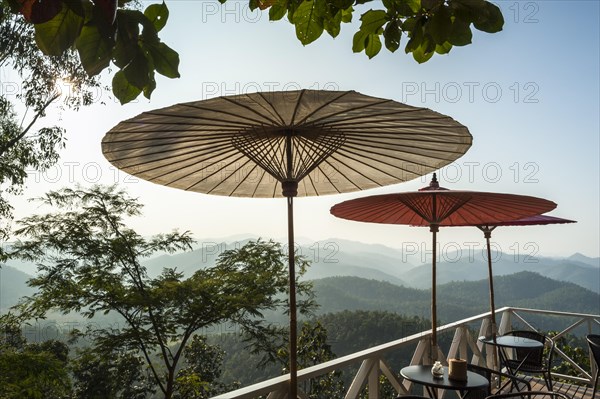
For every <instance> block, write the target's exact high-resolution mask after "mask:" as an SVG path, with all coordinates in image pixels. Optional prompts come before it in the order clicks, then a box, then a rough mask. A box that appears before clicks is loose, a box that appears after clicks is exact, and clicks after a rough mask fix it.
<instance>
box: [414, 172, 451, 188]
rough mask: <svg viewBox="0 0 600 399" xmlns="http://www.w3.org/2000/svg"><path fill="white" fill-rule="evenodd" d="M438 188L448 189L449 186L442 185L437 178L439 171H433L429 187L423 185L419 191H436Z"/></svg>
mask: <svg viewBox="0 0 600 399" xmlns="http://www.w3.org/2000/svg"><path fill="white" fill-rule="evenodd" d="M436 190H447V188H444V187H440V183H439V182H438V179H437V173H435V172H434V173H433V177H432V178H431V182H430V183H429V185H428V186H427V187H423V188H421V189H419V191H436Z"/></svg>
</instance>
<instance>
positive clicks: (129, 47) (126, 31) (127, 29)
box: [113, 11, 140, 68]
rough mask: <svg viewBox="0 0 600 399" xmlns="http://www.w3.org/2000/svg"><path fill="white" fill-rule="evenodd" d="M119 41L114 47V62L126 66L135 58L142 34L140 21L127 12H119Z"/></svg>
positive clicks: (120, 66) (119, 65) (121, 66)
mask: <svg viewBox="0 0 600 399" xmlns="http://www.w3.org/2000/svg"><path fill="white" fill-rule="evenodd" d="M116 22H117V43H116V44H115V48H114V49H113V62H114V63H115V65H116V66H118V67H119V68H124V67H125V66H126V65H127V64H129V62H130V61H131V60H132V59H133V57H134V55H135V53H136V51H137V48H138V39H139V36H140V28H139V25H138V23H137V22H136V21H135V20H134V19H132V18H131V17H130V16H129V15H128V14H127V13H125V12H121V11H119V12H117V21H116Z"/></svg>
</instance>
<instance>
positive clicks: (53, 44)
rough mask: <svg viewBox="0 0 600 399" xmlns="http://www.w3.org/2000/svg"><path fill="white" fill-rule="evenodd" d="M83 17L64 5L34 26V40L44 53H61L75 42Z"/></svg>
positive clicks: (56, 54)
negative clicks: (47, 18)
mask: <svg viewBox="0 0 600 399" xmlns="http://www.w3.org/2000/svg"><path fill="white" fill-rule="evenodd" d="M82 25H83V18H82V17H81V16H79V15H77V14H76V13H74V12H73V11H71V9H69V8H68V7H66V6H63V7H62V10H61V12H60V13H58V14H57V15H56V16H55V17H54V18H52V19H51V20H50V21H48V22H44V23H42V24H37V25H34V26H35V41H36V43H37V45H38V47H39V48H40V50H41V51H42V52H43V53H44V54H46V55H55V56H58V55H61V54H62V53H63V52H65V51H66V50H67V49H68V48H70V47H71V46H73V44H75V39H77V36H79V32H80V31H81V27H82Z"/></svg>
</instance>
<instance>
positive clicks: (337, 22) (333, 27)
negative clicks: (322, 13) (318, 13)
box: [323, 10, 343, 37]
mask: <svg viewBox="0 0 600 399" xmlns="http://www.w3.org/2000/svg"><path fill="white" fill-rule="evenodd" d="M342 13H343V11H342V10H339V11H338V12H337V13H336V14H335V15H334V16H333V18H325V19H324V21H323V27H324V28H325V30H326V31H327V33H329V34H330V35H331V37H337V36H338V35H339V34H340V31H341V25H342Z"/></svg>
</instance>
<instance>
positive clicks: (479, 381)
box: [400, 365, 490, 399]
mask: <svg viewBox="0 0 600 399" xmlns="http://www.w3.org/2000/svg"><path fill="white" fill-rule="evenodd" d="M400 375H402V377H404V378H405V379H407V380H408V381H412V382H414V383H417V384H420V385H423V386H425V388H426V389H427V392H428V393H429V396H430V397H431V398H434V399H437V390H436V389H437V388H441V389H452V390H455V391H459V393H460V396H461V397H462V395H463V393H464V392H467V391H473V390H477V389H484V388H486V387H488V386H489V385H490V382H489V381H488V379H487V378H485V377H484V376H482V375H480V374H477V373H474V372H472V371H468V370H467V380H466V381H459V380H453V379H450V378H448V367H444V375H443V376H442V377H439V378H436V377H434V376H433V375H432V374H431V366H421V365H419V366H408V367H404V368H403V369H402V370H400Z"/></svg>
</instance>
